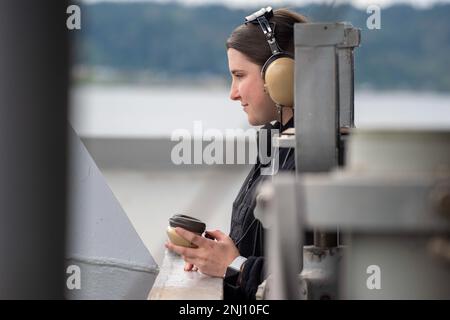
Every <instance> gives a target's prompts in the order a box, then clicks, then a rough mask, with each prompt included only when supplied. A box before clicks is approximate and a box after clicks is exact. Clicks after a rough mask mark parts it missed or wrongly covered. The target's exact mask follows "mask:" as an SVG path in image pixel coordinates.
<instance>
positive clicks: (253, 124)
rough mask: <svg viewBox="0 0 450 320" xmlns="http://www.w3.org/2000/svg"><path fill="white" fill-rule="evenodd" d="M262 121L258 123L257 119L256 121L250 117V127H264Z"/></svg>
mask: <svg viewBox="0 0 450 320" xmlns="http://www.w3.org/2000/svg"><path fill="white" fill-rule="evenodd" d="M260 122H261V121H258V120H257V119H254V118H252V117H250V116H249V117H248V124H249V125H251V126H261V125H263V124H264V123H260Z"/></svg>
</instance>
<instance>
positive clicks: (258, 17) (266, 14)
mask: <svg viewBox="0 0 450 320" xmlns="http://www.w3.org/2000/svg"><path fill="white" fill-rule="evenodd" d="M272 17H273V11H272V7H267V8H262V9H260V10H258V11H256V12H254V13H252V14H251V15H249V16H247V17H245V24H247V23H251V24H259V26H260V27H261V29H262V31H263V33H264V35H265V36H266V40H267V43H268V44H269V47H270V50H271V51H272V54H278V53H280V52H281V49H280V47H279V46H278V43H277V41H276V40H275V27H274V29H273V30H272V28H271V26H270V24H269V20H270V18H272Z"/></svg>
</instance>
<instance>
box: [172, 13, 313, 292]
mask: <svg viewBox="0 0 450 320" xmlns="http://www.w3.org/2000/svg"><path fill="white" fill-rule="evenodd" d="M267 21H268V22H269V25H270V27H271V28H272V29H273V30H274V36H275V39H276V42H277V43H278V47H280V49H282V50H283V51H285V52H287V53H289V54H291V55H292V56H293V55H294V39H293V35H294V31H293V26H294V24H295V23H303V22H306V19H305V18H304V17H303V16H302V15H299V14H297V13H294V12H292V11H289V10H285V9H279V10H275V11H274V12H273V16H271V17H270V16H268V19H267ZM261 28H262V26H260V25H258V23H245V24H243V25H240V26H239V27H237V28H236V29H235V30H234V31H233V32H232V34H231V36H230V37H229V38H228V40H227V43H226V47H227V56H228V66H229V70H230V73H231V76H232V84H231V91H230V98H231V99H232V100H235V101H239V102H240V104H241V105H242V107H243V109H244V112H246V113H247V117H248V122H249V123H250V124H251V125H253V126H260V125H263V129H268V131H269V136H270V130H271V129H273V128H275V129H278V130H279V131H280V132H282V131H284V130H285V129H287V128H289V127H292V126H293V111H292V108H283V112H282V113H281V115H282V116H281V117H282V119H281V123H280V121H277V122H276V123H275V125H272V124H271V122H272V121H274V120H280V119H279V112H278V111H279V108H277V107H276V105H275V103H274V101H273V100H272V99H271V97H270V96H269V94H268V93H267V92H266V91H267V90H266V89H265V83H264V80H263V78H262V76H261V70H262V68H263V65H264V64H265V62H266V61H267V60H268V59H269V58H270V57H271V56H272V54H273V50H272V49H273V48H272V47H271V46H269V44H268V41H267V39H266V36H265V34H264V33H263V31H262V29H261ZM271 48H272V49H271ZM260 132H267V130H266V131H264V130H261V131H260ZM258 138H260V137H258ZM258 141H259V140H258ZM266 141H268V143H269V144H270V139H266ZM258 145H259V144H258ZM266 150H271V149H270V145H269V146H268V148H267V149H266ZM279 161H280V162H279V163H280V170H294V169H295V159H294V152H292V151H290V150H286V149H281V150H280V153H279ZM263 167H264V164H263V163H261V161H260V159H259V157H258V158H257V163H256V164H255V166H254V167H253V168H252V170H251V171H250V173H249V175H248V177H247V178H246V180H245V182H244V184H243V186H242V188H241V190H240V191H239V193H238V196H237V197H236V200H235V201H234V203H233V211H232V218H231V229H230V235H229V236H227V235H226V234H224V233H223V232H221V231H219V230H215V231H207V233H208V234H209V236H210V237H212V238H214V239H215V240H211V239H207V238H205V237H200V236H197V235H195V234H194V233H191V232H189V231H186V230H184V229H181V228H177V229H176V232H177V233H178V234H179V235H180V236H182V237H183V238H185V239H187V240H189V241H190V242H192V243H194V244H195V245H197V247H198V248H195V249H192V248H184V247H179V246H176V245H173V244H171V243H167V244H166V247H167V248H168V249H169V250H172V251H174V252H176V253H178V254H180V255H181V256H182V257H183V258H184V260H185V261H186V265H185V270H186V271H191V270H197V269H198V270H199V271H200V272H202V273H204V274H208V275H211V276H216V277H224V276H225V274H226V273H227V277H225V280H226V281H224V298H225V299H228V298H237V299H254V298H255V293H256V290H257V287H258V285H259V284H260V283H261V282H262V281H263V280H264V276H265V275H264V272H263V267H264V258H263V257H262V256H263V255H264V232H263V228H262V225H261V223H260V222H259V221H258V220H257V219H255V217H254V214H253V211H254V209H255V206H256V190H257V186H258V185H259V184H260V182H261V181H263V180H264V179H265V178H266V177H267V176H264V175H262V174H261V169H262V168H263ZM230 267H233V268H234V269H239V271H240V272H236V273H234V274H232V273H230V274H229V272H228V271H230Z"/></svg>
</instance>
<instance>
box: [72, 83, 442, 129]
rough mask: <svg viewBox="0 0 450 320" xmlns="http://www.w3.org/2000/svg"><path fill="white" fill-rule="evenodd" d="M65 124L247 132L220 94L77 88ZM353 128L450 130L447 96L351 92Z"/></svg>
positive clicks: (236, 107) (242, 117)
mask: <svg viewBox="0 0 450 320" xmlns="http://www.w3.org/2000/svg"><path fill="white" fill-rule="evenodd" d="M70 118H71V123H72V125H73V127H74V128H75V130H76V131H77V132H78V133H79V134H80V135H81V136H84V137H142V138H152V137H170V135H171V134H172V132H173V131H174V130H176V129H187V130H189V131H191V132H192V131H193V124H194V121H202V126H203V129H204V130H206V129H218V130H220V131H224V130H225V129H235V128H244V129H245V128H249V125H248V122H247V116H246V114H245V113H244V112H243V110H242V107H241V106H240V103H239V102H236V101H231V100H230V99H229V97H228V91H227V90H226V89H222V88H198V87H196V88H160V87H154V88H146V87H126V86H96V85H93V86H81V87H74V88H73V90H72V111H71V117H70ZM355 124H356V126H357V127H361V128H367V127H412V128H445V129H450V93H449V94H438V93H422V92H376V91H358V90H356V91H355Z"/></svg>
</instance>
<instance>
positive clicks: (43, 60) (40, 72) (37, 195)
mask: <svg viewBox="0 0 450 320" xmlns="http://www.w3.org/2000/svg"><path fill="white" fill-rule="evenodd" d="M66 8H67V2H66V1H61V0H59V1H44V0H41V1H21V0H19V1H18V0H14V1H12V0H2V1H0V299H53V298H56V299H58V298H63V292H64V287H63V285H64V271H65V269H64V225H65V212H66V188H65V186H66V175H65V174H66V124H67V122H66V119H67V117H66V114H67V86H68V46H67V29H66V17H67V15H66Z"/></svg>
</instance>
